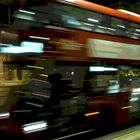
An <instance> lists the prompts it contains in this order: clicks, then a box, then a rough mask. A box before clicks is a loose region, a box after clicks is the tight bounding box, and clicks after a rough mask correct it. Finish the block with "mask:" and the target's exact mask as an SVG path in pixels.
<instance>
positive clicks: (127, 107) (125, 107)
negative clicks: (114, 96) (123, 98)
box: [122, 105, 132, 109]
mask: <svg viewBox="0 0 140 140" xmlns="http://www.w3.org/2000/svg"><path fill="white" fill-rule="evenodd" d="M131 107H132V106H131V105H129V106H124V107H122V109H129V108H131Z"/></svg>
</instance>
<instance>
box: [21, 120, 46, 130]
mask: <svg viewBox="0 0 140 140" xmlns="http://www.w3.org/2000/svg"><path fill="white" fill-rule="evenodd" d="M47 126H48V125H47V122H45V121H40V122H35V123H30V124H25V125H23V128H22V129H23V132H24V133H32V132H36V131H40V130H44V129H46V128H47Z"/></svg>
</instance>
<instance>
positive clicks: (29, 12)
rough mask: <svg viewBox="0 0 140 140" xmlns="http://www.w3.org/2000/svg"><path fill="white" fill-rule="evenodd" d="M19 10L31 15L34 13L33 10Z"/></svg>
mask: <svg viewBox="0 0 140 140" xmlns="http://www.w3.org/2000/svg"><path fill="white" fill-rule="evenodd" d="M19 12H21V13H26V14H31V15H35V14H36V13H35V12H31V11H27V10H21V9H20V10H19Z"/></svg>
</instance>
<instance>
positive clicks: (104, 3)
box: [87, 0, 140, 6]
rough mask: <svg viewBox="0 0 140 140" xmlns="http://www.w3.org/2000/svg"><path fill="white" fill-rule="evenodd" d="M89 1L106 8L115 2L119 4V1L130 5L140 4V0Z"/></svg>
mask: <svg viewBox="0 0 140 140" xmlns="http://www.w3.org/2000/svg"><path fill="white" fill-rule="evenodd" d="M87 1H90V2H93V3H97V4H101V5H105V6H109V5H111V4H113V3H115V2H118V1H122V2H126V3H128V4H134V3H136V2H140V0H87Z"/></svg>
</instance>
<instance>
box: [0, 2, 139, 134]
mask: <svg viewBox="0 0 140 140" xmlns="http://www.w3.org/2000/svg"><path fill="white" fill-rule="evenodd" d="M14 17H15V23H16V24H20V26H18V30H19V37H20V42H22V43H21V47H24V48H26V45H25V44H26V43H25V41H28V44H27V45H29V47H31V46H32V48H31V49H34V51H31V50H27V51H26V53H28V51H29V53H28V54H24V58H26V60H29V59H30V60H31V62H32V63H31V62H30V64H28V62H27V61H26V63H24V68H25V67H26V68H28V70H30V72H31V73H32V77H31V78H32V80H31V81H30V82H29V85H30V86H26V87H24V88H25V90H23V89H24V88H23V87H22V90H19V88H18V90H17V91H16V92H15V93H17V94H16V95H18V98H20V99H22V98H23V97H24V99H27V100H24V101H25V102H24V103H23V102H22V103H23V104H22V106H23V105H25V106H26V107H25V108H24V107H21V108H16V109H18V111H13V110H12V113H11V114H12V115H13V112H16V115H17V114H20V113H21V112H22V109H23V110H24V111H23V112H24V113H25V110H27V112H28V113H29V112H30V111H29V110H34V111H35V114H40V115H37V116H39V118H41V119H42V117H40V116H43V113H44V114H45V115H44V116H45V119H46V120H47V119H48V118H47V115H48V116H49V113H50V114H54V116H55V117H56V116H57V115H58V114H59V113H60V114H61V115H60V114H59V115H58V118H61V119H58V118H57V117H56V118H55V117H54V116H53V115H52V116H53V117H54V120H55V119H56V120H57V121H58V122H57V123H56V121H52V120H51V121H50V122H51V123H52V124H51V123H50V124H51V125H52V126H53V127H54V124H55V123H56V124H57V126H56V127H58V126H59V127H60V128H61V127H62V126H65V127H66V124H68V122H74V123H69V124H71V125H73V126H75V125H79V126H80V124H83V123H86V124H89V123H91V122H92V123H91V124H93V126H95V127H99V128H100V129H102V128H104V129H106V128H108V129H109V128H112V127H114V126H120V125H123V124H127V123H129V122H130V121H131V120H133V119H138V118H140V81H139V78H140V69H139V60H140V56H139V50H140V41H139V39H140V25H139V23H140V17H139V16H138V15H132V14H127V13H124V12H121V11H119V10H114V9H111V8H108V7H104V6H101V5H98V4H94V3H90V2H87V1H84V0H75V1H74V0H73V1H71V0H52V1H48V2H46V5H43V6H32V7H28V9H19V10H17V11H15V13H14ZM23 21H24V22H23ZM26 25H27V26H28V27H26V28H25V26H26ZM23 27H24V30H23ZM33 42H34V43H35V42H36V43H41V44H40V45H42V44H43V46H38V47H37V45H35V44H32V43H33ZM33 46H34V47H33ZM39 48H42V50H39ZM11 49H12V48H11ZM26 49H27V48H26ZM35 50H36V51H35ZM2 51H3V52H4V49H2V50H1V52H2ZM6 51H9V50H6ZM6 51H5V53H6ZM20 51H21V50H20ZM22 51H23V50H22ZM22 51H21V52H18V53H19V54H20V53H22V54H23V52H24V51H23V52H22ZM38 51H39V52H38ZM9 53H10V54H11V57H14V54H13V53H12V52H9ZM33 53H34V54H33ZM35 54H37V55H35ZM22 56H23V55H22ZM19 57H20V56H19ZM38 69H39V70H38ZM52 72H53V73H59V74H61V76H60V77H61V78H60V77H59V76H58V77H59V78H60V79H61V82H62V81H63V82H62V83H63V84H64V83H65V85H63V86H62V85H60V83H61V82H60V83H59V82H58V83H57V84H58V85H59V86H58V87H57V86H56V87H54V89H55V88H56V89H58V91H59V89H63V87H65V88H66V87H67V90H66V89H65V92H64V89H63V90H60V91H59V93H60V95H59V97H60V96H61V98H60V99H61V100H60V102H57V103H58V104H57V105H56V102H55V103H54V104H55V105H52V104H51V112H49V113H46V112H47V108H49V109H50V104H46V102H48V100H49V99H48V98H49V97H51V92H56V93H57V90H55V91H51V90H50V89H51V88H50V86H52V89H53V84H52V83H51V82H50V81H49V80H50V79H49V78H48V77H49V75H51V74H52ZM60 79H59V80H60ZM20 80H22V78H21V79H20ZM28 80H29V79H28ZM44 80H45V81H44ZM66 84H67V86H66ZM27 85H28V84H27ZM45 86H46V89H45ZM35 87H36V88H35ZM68 87H69V88H68ZM25 91H26V92H25ZM21 93H22V94H21ZM28 93H30V94H28ZM61 93H63V95H61ZM11 94H12V93H11ZM44 94H45V95H44ZM39 95H40V96H39ZM38 96H39V97H42V98H43V99H40V100H41V101H42V102H40V101H39V102H38V100H35V99H34V98H37V97H38ZM46 97H47V101H44V98H45V99H46ZM31 99H34V100H31ZM37 99H38V98H37ZM54 99H55V98H51V101H52V102H53V100H54ZM20 101H21V100H20ZM44 102H45V105H44ZM18 105H19V104H18ZM32 106H35V107H36V108H37V109H34V108H33V107H32ZM44 106H45V107H44ZM56 106H57V107H58V106H59V107H58V108H57V107H56ZM18 107H19V106H18ZM55 107H56V108H55ZM44 108H45V109H46V112H45V111H44V110H43V109H44ZM52 108H55V109H54V110H53V109H52ZM49 109H48V110H49ZM19 110H20V111H19ZM56 110H57V111H58V110H59V111H60V112H59V111H58V112H59V113H58V112H57V111H56ZM41 111H42V112H41ZM17 112H18V113H17ZM19 112H20V113H19ZM23 112H22V113H23ZM27 112H26V113H27ZM31 112H32V111H31ZM56 112H57V113H58V114H57V113H56ZM32 115H33V114H32ZM17 116H18V115H17ZM35 116H36V115H35ZM35 116H34V117H35ZM50 116H51V115H50ZM20 117H21V118H22V115H20ZM53 117H52V118H53ZM80 117H81V119H80ZM62 118H63V121H62ZM70 118H72V119H70ZM74 118H76V119H74ZM14 119H15V118H14ZM16 119H17V118H16ZM26 119H27V118H26ZM30 119H31V118H30ZM30 119H29V120H30ZM43 119H44V118H43ZM77 119H79V120H80V121H77ZM23 120H24V118H23V119H22V121H23ZM35 120H37V119H35ZM60 120H61V121H62V122H60ZM18 121H19V120H18ZM30 121H31V120H30ZM30 121H29V122H30ZM29 122H28V123H29ZM77 122H78V123H77ZM26 123H27V122H26ZM26 123H25V122H24V123H23V122H22V124H24V125H22V129H23V132H24V133H32V132H33V130H27V129H26V127H27V126H28V125H27V124H26ZM59 123H61V124H63V125H58V124H59ZM76 123H77V124H76ZM49 127H51V126H48V128H49ZM59 127H58V128H59ZM44 128H45V129H46V125H45V126H44ZM70 128H71V126H69V128H68V129H70ZM27 131H29V132H27Z"/></svg>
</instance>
